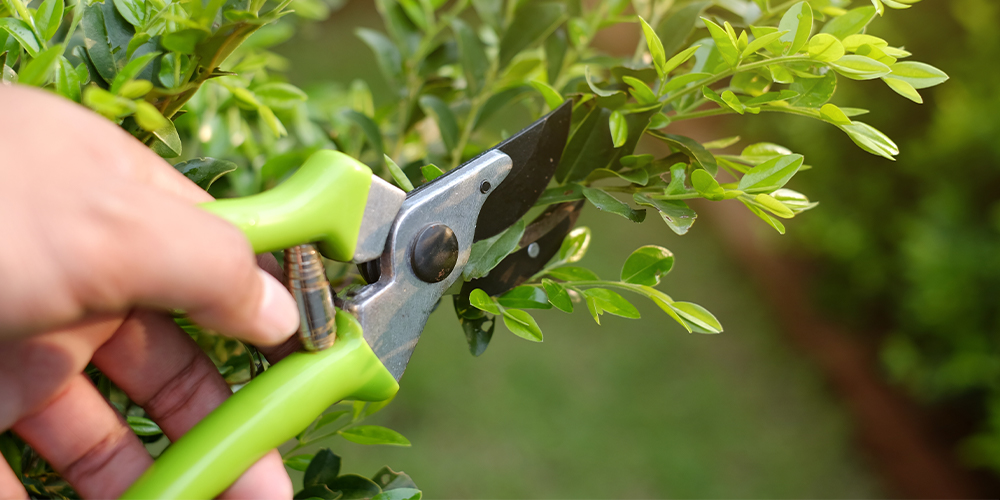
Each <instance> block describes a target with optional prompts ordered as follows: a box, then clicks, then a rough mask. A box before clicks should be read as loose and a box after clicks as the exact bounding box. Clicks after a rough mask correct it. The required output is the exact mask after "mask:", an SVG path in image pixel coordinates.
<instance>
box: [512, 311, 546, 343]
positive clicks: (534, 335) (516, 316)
mask: <svg viewBox="0 0 1000 500" xmlns="http://www.w3.org/2000/svg"><path fill="white" fill-rule="evenodd" d="M503 324H504V326H506V327H507V329H508V330H510V332H511V333H513V334H514V335H517V336H518V337H521V338H522V339H525V340H530V341H532V342H541V341H542V330H541V329H540V328H538V323H537V322H535V318H532V317H531V315H530V314H528V313H526V312H524V311H522V310H520V309H507V310H504V311H503Z"/></svg>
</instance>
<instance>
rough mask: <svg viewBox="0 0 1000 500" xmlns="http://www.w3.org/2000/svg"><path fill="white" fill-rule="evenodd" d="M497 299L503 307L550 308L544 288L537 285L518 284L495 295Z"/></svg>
mask: <svg viewBox="0 0 1000 500" xmlns="http://www.w3.org/2000/svg"><path fill="white" fill-rule="evenodd" d="M497 301H498V302H500V305H501V306H504V307H515V308H520V309H552V305H551V304H549V299H548V297H547V296H546V295H545V290H543V289H541V288H538V287H537V286H528V285H524V286H519V287H516V288H514V289H513V290H510V291H508V292H506V293H504V294H503V295H501V296H499V297H497Z"/></svg>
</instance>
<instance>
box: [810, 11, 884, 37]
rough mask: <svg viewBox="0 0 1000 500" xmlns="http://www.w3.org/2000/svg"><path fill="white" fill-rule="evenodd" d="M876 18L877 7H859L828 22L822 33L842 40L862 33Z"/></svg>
mask: <svg viewBox="0 0 1000 500" xmlns="http://www.w3.org/2000/svg"><path fill="white" fill-rule="evenodd" d="M874 18H875V7H871V6H869V7H859V8H857V9H852V10H849V11H847V13H845V14H844V15H842V16H839V17H835V18H833V19H831V20H830V21H829V22H827V23H826V24H825V25H824V26H823V29H822V30H820V32H821V33H829V34H831V35H833V36H835V37H837V38H839V39H841V40H843V39H845V38H847V37H849V36H851V35H855V34H858V33H861V31H863V30H864V29H865V26H868V23H870V22H871V21H872V19H874Z"/></svg>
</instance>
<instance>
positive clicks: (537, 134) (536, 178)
mask: <svg viewBox="0 0 1000 500" xmlns="http://www.w3.org/2000/svg"><path fill="white" fill-rule="evenodd" d="M572 115H573V101H566V102H564V103H563V104H562V105H561V106H559V107H558V108H556V109H555V110H554V111H552V112H551V113H549V114H548V115H545V116H544V117H542V118H541V119H539V120H538V121H536V122H535V123H533V124H531V125H530V126H528V127H527V128H525V129H524V130H521V131H520V132H518V133H517V134H516V135H514V136H513V137H511V138H510V139H507V140H506V141H504V142H502V143H500V144H498V145H497V146H495V147H494V148H493V150H499V151H502V152H503V153H505V154H506V155H507V156H510V158H511V160H513V162H514V168H513V170H511V172H510V174H508V175H507V178H506V179H504V181H503V182H502V183H500V185H499V186H496V187H494V188H493V189H494V191H493V192H492V193H491V194H490V196H489V198H487V199H486V203H485V204H484V205H483V208H482V210H480V212H479V219H478V220H477V221H476V236H475V238H474V241H479V240H482V239H486V238H489V237H491V236H495V235H497V234H500V233H501V232H502V231H504V230H505V229H507V228H508V227H510V226H511V225H513V224H514V223H515V222H517V221H518V219H520V218H521V217H522V216H524V214H526V213H527V212H528V210H530V209H531V207H532V206H533V205H534V204H535V202H536V201H537V200H538V197H539V196H541V195H542V192H543V191H545V187H546V186H547V185H548V184H549V180H551V179H552V175H553V174H555V171H556V167H558V166H559V160H560V158H562V153H563V149H564V148H565V147H566V139H567V138H568V137H569V125H570V119H571V118H572ZM491 151H492V150H491ZM459 168H461V167H459ZM456 170H458V169H456Z"/></svg>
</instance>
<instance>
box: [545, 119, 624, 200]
mask: <svg viewBox="0 0 1000 500" xmlns="http://www.w3.org/2000/svg"><path fill="white" fill-rule="evenodd" d="M610 118H611V111H610V110H608V109H606V108H603V107H600V106H595V107H594V108H593V109H591V110H590V111H588V112H587V115H586V116H585V117H584V118H583V120H582V121H581V122H580V124H579V125H578V126H577V127H576V130H574V131H573V133H572V135H571V136H570V137H569V140H568V141H567V144H566V149H565V151H564V152H563V156H562V161H560V162H559V167H557V169H556V175H555V177H556V181H557V182H559V183H566V182H577V181H582V180H584V179H586V178H587V176H588V175H590V173H591V172H592V171H594V169H597V168H604V167H607V166H608V164H609V163H610V161H611V158H613V157H614V155H615V153H616V150H615V147H614V143H613V142H612V141H611V129H610V128H609V122H610Z"/></svg>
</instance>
